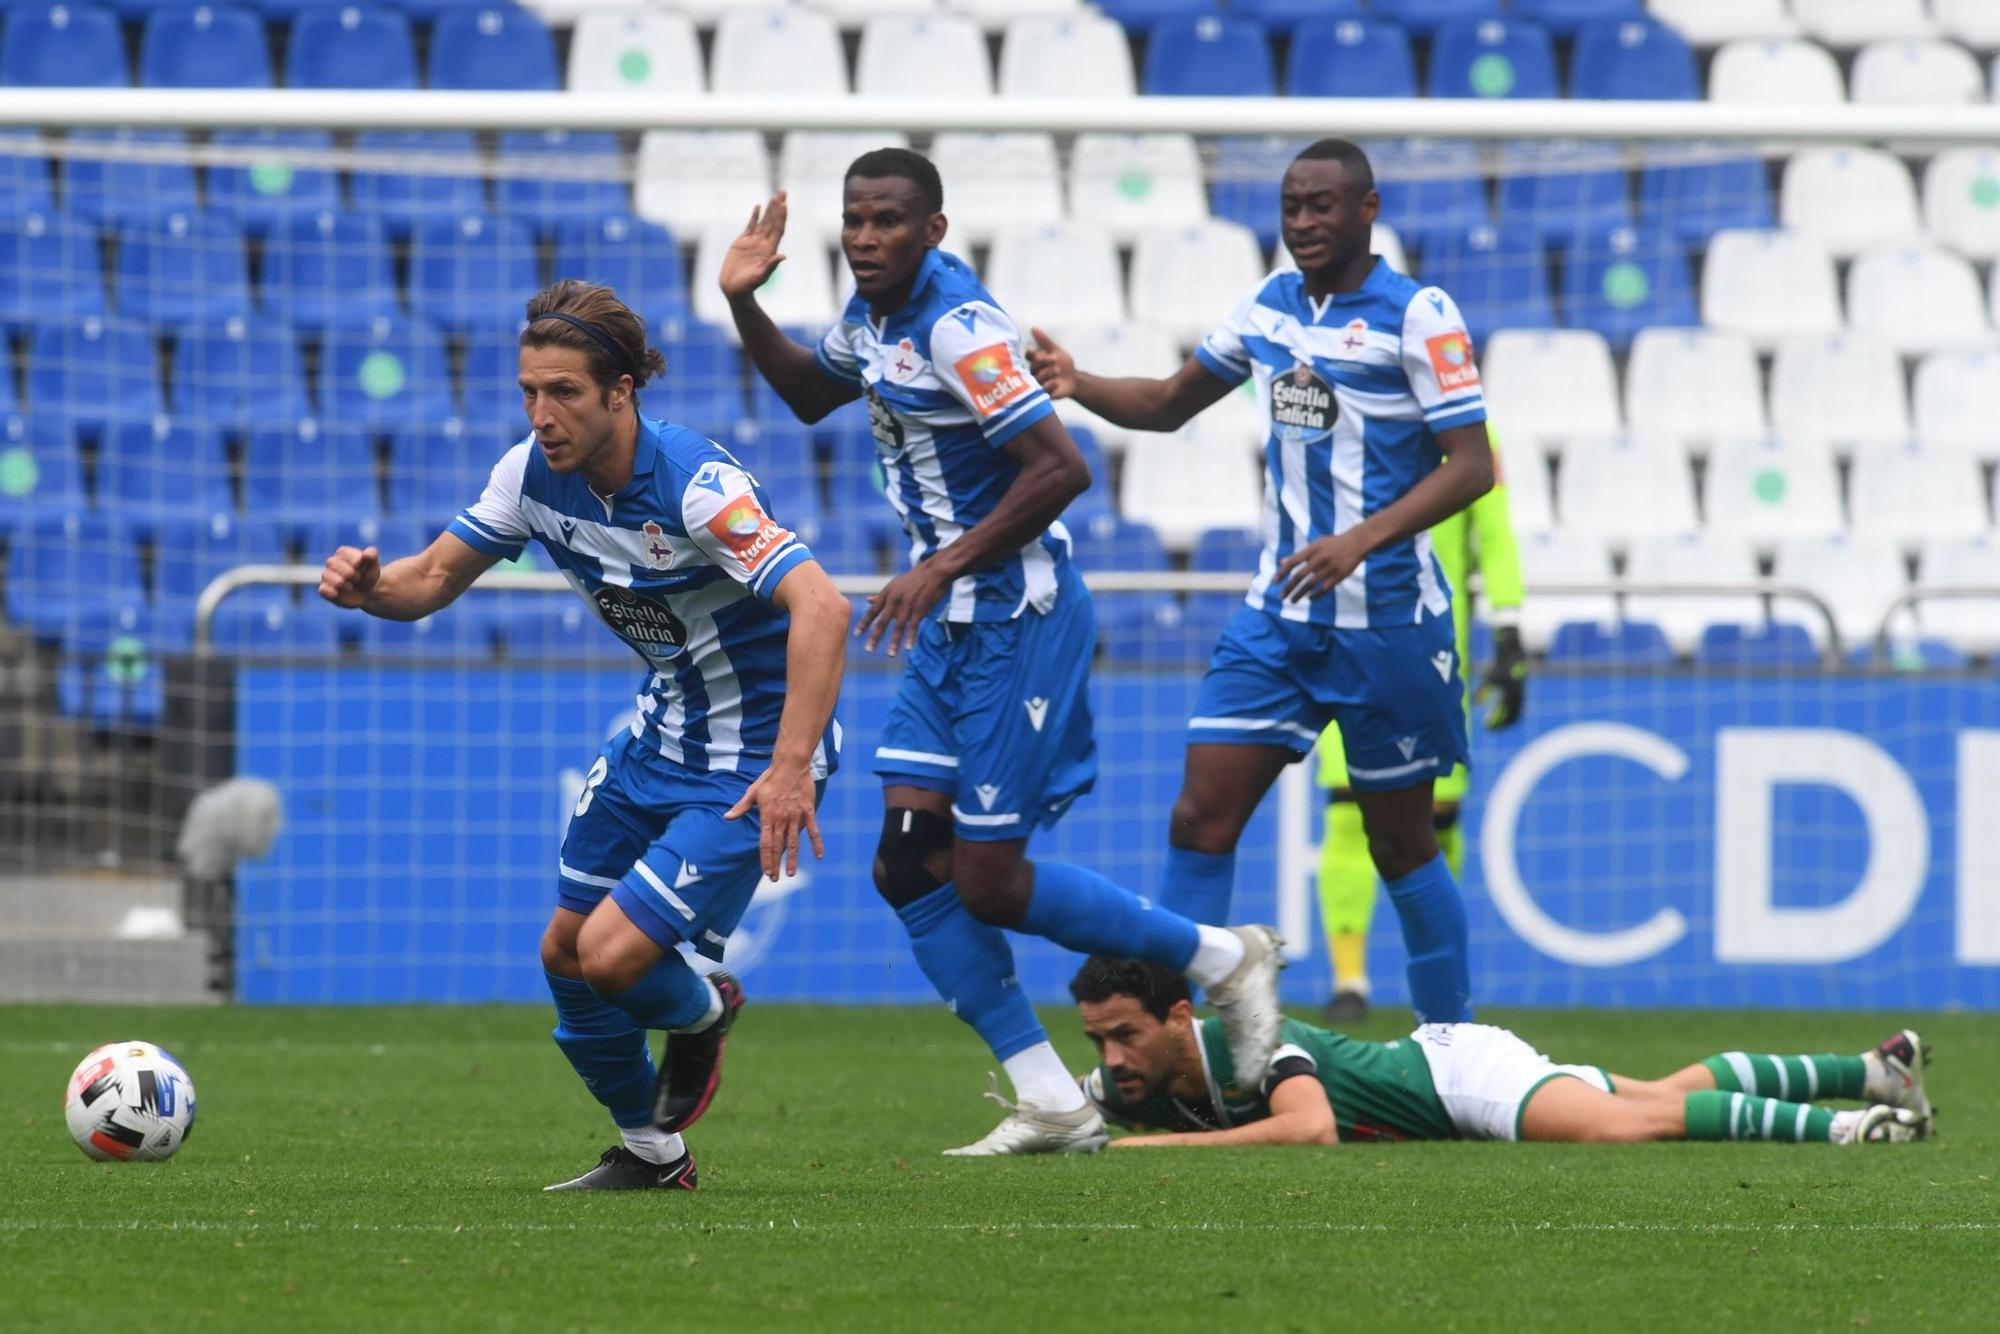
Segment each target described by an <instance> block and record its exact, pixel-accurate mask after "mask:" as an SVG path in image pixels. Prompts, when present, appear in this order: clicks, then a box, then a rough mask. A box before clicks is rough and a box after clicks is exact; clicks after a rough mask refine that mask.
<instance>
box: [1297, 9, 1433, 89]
mask: <svg viewBox="0 0 2000 1334" xmlns="http://www.w3.org/2000/svg"><path fill="white" fill-rule="evenodd" d="M1285 91H1286V92H1288V93H1290V94H1291V95H1292V96H1294V97H1415V96H1416V95H1417V61H1416V57H1415V56H1414V55H1413V54H1412V53H1411V51H1410V35H1409V34H1408V33H1407V32H1405V31H1403V29H1402V28H1400V27H1398V26H1397V25H1396V24H1394V23H1378V22H1367V21H1363V20H1361V19H1347V18H1342V19H1308V20H1307V21H1306V22H1304V23H1301V24H1299V26H1298V27H1297V28H1295V29H1293V31H1292V45H1291V51H1290V53H1289V54H1288V55H1287V56H1286V57H1285Z"/></svg>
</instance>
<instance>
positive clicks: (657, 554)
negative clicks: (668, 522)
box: [639, 519, 674, 570]
mask: <svg viewBox="0 0 2000 1334" xmlns="http://www.w3.org/2000/svg"><path fill="white" fill-rule="evenodd" d="M639 535H640V536H641V537H642V538H644V539H645V548H644V549H645V552H646V564H647V565H649V566H651V567H652V568H653V569H655V570H664V569H666V568H667V567H668V566H670V565H672V564H673V563H674V549H673V548H672V547H671V546H669V545H667V531H666V529H664V528H662V527H660V525H659V524H658V523H657V522H656V521H654V520H652V519H648V520H646V522H644V523H642V524H640V525H639Z"/></svg>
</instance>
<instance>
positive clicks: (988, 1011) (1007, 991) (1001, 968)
mask: <svg viewBox="0 0 2000 1334" xmlns="http://www.w3.org/2000/svg"><path fill="white" fill-rule="evenodd" d="M896 916H898V917H900V918H902V919H903V929H904V930H906V931H908V932H909V933H910V952H911V953H913V954H915V955H916V956H917V967H919V968H921V969H923V970H924V976H925V977H928V978H929V979H930V980H931V985H932V986H933V987H936V988H937V994H938V995H940V996H942V997H943V998H944V1000H945V1003H946V1004H947V1005H949V1006H950V1007H951V1012H952V1013H953V1014H955V1015H957V1016H958V1017H959V1018H960V1019H963V1020H964V1021H965V1022H966V1023H968V1024H971V1025H972V1027H973V1028H974V1029H975V1030H977V1031H978V1033H979V1036H980V1037H982V1038H984V1039H986V1045H987V1046H988V1047H990V1048H992V1049H993V1055H994V1057H995V1058H997V1059H999V1060H1002V1061H1004V1060H1006V1059H1007V1058H1008V1057H1009V1056H1013V1055H1015V1054H1016V1053H1018V1052H1023V1051H1026V1050H1027V1049H1028V1048H1029V1047H1032V1046H1034V1045H1035V1044H1036V1043H1038V1042H1047V1041H1048V1040H1049V1039H1048V1034H1046V1033H1044V1032H1043V1031H1042V1025H1041V1021H1040V1020H1038V1019H1036V1018H1035V1010H1034V1007H1033V1006H1031V1005H1029V1004H1028V998H1027V996H1026V995H1025V994H1024V993H1023V992H1022V991H1021V984H1020V982H1019V981H1017V980H1016V979H1015V976H1014V951H1013V949H1012V947H1010V946H1009V945H1008V944H1007V937H1006V936H1005V935H1003V934H1002V933H1001V931H1000V928H998V927H995V926H988V925H987V924H986V923H984V922H982V921H980V920H979V919H978V918H976V917H974V916H973V915H972V914H971V913H969V912H967V911H966V910H965V905H964V904H962V903H960V902H959V901H958V891H957V890H956V889H955V888H953V887H952V886H950V885H946V886H945V887H944V888H942V889H934V890H932V891H931V892H930V893H928V894H926V895H924V896H923V897H922V898H920V899H918V900H917V901H916V902H914V903H906V904H904V905H903V906H902V907H900V908H898V909H896Z"/></svg>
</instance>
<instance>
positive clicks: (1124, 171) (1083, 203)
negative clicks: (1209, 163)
mask: <svg viewBox="0 0 2000 1334" xmlns="http://www.w3.org/2000/svg"><path fill="white" fill-rule="evenodd" d="M1069 207H1070V212H1071V213H1073V214H1074V215H1076V216H1077V217H1079V218H1089V219H1090V220H1091V221H1092V222H1094V223H1097V224H1098V225H1099V226H1101V227H1106V228H1109V229H1110V231H1111V234H1112V236H1114V237H1115V238H1117V240H1118V241H1119V242H1121V243H1129V242H1131V241H1132V240H1133V239H1134V238H1136V237H1137V236H1138V235H1139V233H1140V232H1142V231H1145V230H1147V229H1149V228H1153V227H1173V226H1178V225H1179V224H1181V223H1188V222H1198V221H1200V220H1201V219H1203V218H1206V217H1207V216H1208V192H1207V190H1206V189H1205V188H1204V187H1203V185H1202V177H1201V152H1200V150H1199V149H1197V148H1196V147H1195V144H1194V139H1193V137H1192V136H1190V135H1185V134H1079V135H1078V136H1077V137H1076V146H1075V148H1074V149H1073V150H1072V152H1071V155H1070V163H1069Z"/></svg>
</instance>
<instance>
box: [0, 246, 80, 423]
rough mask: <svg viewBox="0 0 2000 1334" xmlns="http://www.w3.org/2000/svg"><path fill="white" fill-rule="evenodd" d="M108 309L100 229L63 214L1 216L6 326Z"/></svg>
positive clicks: (1, 303)
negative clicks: (99, 237)
mask: <svg viewBox="0 0 2000 1334" xmlns="http://www.w3.org/2000/svg"><path fill="white" fill-rule="evenodd" d="M106 309H107V302H106V300H105V295H104V261H103V258H102V256H101V255H100V254H99V248H98V236H97V230H96V228H94V227H88V226H85V225H83V224H81V223H78V222H76V221H74V220H72V219H71V218H69V217H68V216H66V215H64V214H61V213H44V212H40V211H35V212H29V213H23V214H19V215H16V216H13V217H7V216H4V215H0V324H4V325H5V326H6V327H7V328H8V329H10V330H17V331H18V330H22V329H25V328H27V327H28V326H29V325H30V324H32V323H34V322H36V321H38V320H47V319H74V318H80V317H83V316H88V315H103V314H104V313H105V311H106ZM0 378H5V379H7V380H9V381H10V382H11V380H12V378H13V377H12V376H6V377H0ZM7 387H8V388H9V389H11V388H12V387H13V386H12V384H11V383H9V384H8V386H7ZM9 397H11V395H10V396H9Z"/></svg>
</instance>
